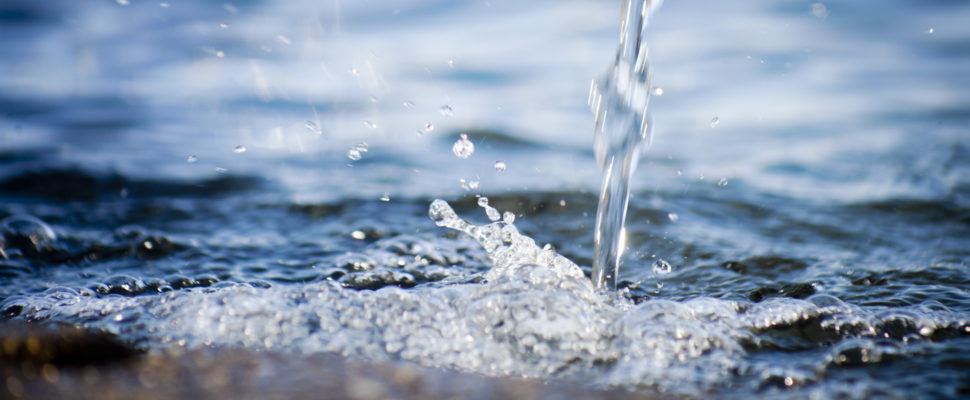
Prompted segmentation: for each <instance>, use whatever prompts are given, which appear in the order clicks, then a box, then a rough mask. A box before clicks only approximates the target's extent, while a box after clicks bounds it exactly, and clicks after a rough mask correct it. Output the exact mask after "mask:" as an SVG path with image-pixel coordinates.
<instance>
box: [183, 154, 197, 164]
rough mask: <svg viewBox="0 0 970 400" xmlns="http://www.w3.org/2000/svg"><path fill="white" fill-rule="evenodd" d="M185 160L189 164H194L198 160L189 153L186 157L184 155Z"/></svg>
mask: <svg viewBox="0 0 970 400" xmlns="http://www.w3.org/2000/svg"><path fill="white" fill-rule="evenodd" d="M185 162H187V163H189V164H195V163H197V162H199V157H198V156H196V155H190V156H188V157H185Z"/></svg>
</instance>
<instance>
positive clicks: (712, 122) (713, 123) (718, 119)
mask: <svg viewBox="0 0 970 400" xmlns="http://www.w3.org/2000/svg"><path fill="white" fill-rule="evenodd" d="M720 123H721V119H720V118H718V117H717V116H716V115H715V116H714V118H711V128H713V127H715V126H717V124H720Z"/></svg>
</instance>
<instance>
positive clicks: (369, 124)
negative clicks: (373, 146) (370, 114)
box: [364, 121, 377, 129]
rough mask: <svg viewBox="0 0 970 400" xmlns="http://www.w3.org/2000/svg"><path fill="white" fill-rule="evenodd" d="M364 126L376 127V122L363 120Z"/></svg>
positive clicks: (368, 127)
mask: <svg viewBox="0 0 970 400" xmlns="http://www.w3.org/2000/svg"><path fill="white" fill-rule="evenodd" d="M364 126H365V127H367V129H377V124H376V123H374V122H372V121H364Z"/></svg>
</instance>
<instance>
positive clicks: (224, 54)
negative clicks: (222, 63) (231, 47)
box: [216, 50, 226, 58]
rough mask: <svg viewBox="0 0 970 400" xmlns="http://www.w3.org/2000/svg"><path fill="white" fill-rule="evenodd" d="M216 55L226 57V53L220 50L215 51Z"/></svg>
mask: <svg viewBox="0 0 970 400" xmlns="http://www.w3.org/2000/svg"><path fill="white" fill-rule="evenodd" d="M216 57H219V58H226V53H223V52H222V50H219V51H217V52H216Z"/></svg>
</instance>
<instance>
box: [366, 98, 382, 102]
mask: <svg viewBox="0 0 970 400" xmlns="http://www.w3.org/2000/svg"><path fill="white" fill-rule="evenodd" d="M368 99H369V100H370V102H371V103H377V102H378V101H380V100H381V99H378V98H377V96H371V97H369V98H368Z"/></svg>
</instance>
